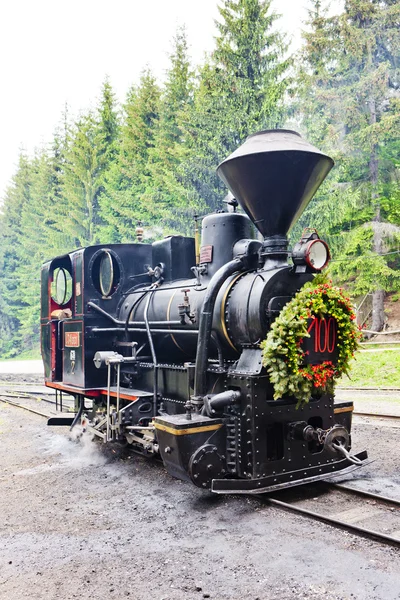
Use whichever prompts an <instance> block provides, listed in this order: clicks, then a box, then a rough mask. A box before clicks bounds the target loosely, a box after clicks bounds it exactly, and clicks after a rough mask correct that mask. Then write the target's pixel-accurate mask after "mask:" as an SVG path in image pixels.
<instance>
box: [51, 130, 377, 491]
mask: <svg viewBox="0 0 400 600" xmlns="http://www.w3.org/2000/svg"><path fill="white" fill-rule="evenodd" d="M332 166H333V161H332V160H331V159H330V158H329V157H328V156H326V155H324V154H323V153H321V152H320V151H319V150H317V149H316V148H314V147H313V146H311V145H310V144H308V143H307V142H305V141H304V140H303V139H302V138H301V137H300V136H299V135H298V134H296V133H294V132H290V131H286V130H274V131H267V132H260V133H258V134H255V135H253V136H250V137H249V138H248V139H247V140H246V141H245V143H244V144H243V145H242V146H241V147H240V148H238V149H237V150H236V151H235V152H234V153H233V154H232V155H231V156H230V157H228V158H227V159H226V160H225V161H224V162H223V163H221V165H220V166H219V167H218V173H219V175H220V177H221V178H222V180H223V181H224V182H225V183H226V185H227V186H228V188H229V189H230V191H231V192H232V194H233V196H234V197H235V199H236V201H237V202H235V203H232V204H233V205H235V204H237V203H239V204H240V206H241V207H242V209H243V211H244V214H243V213H238V212H223V211H220V212H217V213H214V214H211V215H208V216H206V217H205V218H204V219H203V223H202V237H201V246H200V248H199V249H198V250H196V248H195V246H196V241H195V240H194V239H193V238H185V237H183V236H171V237H168V238H166V239H164V240H161V241H159V242H155V243H153V244H151V245H150V244H117V245H110V246H94V247H89V248H84V249H80V250H77V251H75V252H73V253H71V254H68V255H66V256H64V257H59V258H56V259H54V260H53V261H50V262H49V263H46V265H44V267H43V270H42V354H43V360H44V363H45V377H46V385H48V386H50V387H55V388H58V389H64V390H66V391H68V392H69V393H72V394H73V395H74V396H75V398H76V399H77V402H78V404H79V410H78V413H77V416H76V418H75V420H74V423H73V426H74V425H75V424H76V422H77V421H78V420H79V419H80V418H81V419H82V421H83V423H84V426H85V428H86V429H89V430H90V432H91V433H92V434H93V435H95V436H97V437H99V438H100V439H102V440H103V441H104V442H113V441H125V442H128V443H130V444H132V446H133V447H135V448H136V449H137V450H139V451H141V452H143V453H156V454H160V455H161V458H162V460H163V462H164V465H165V466H166V468H167V470H168V472H169V473H170V474H171V475H173V476H175V477H179V478H181V479H186V480H190V481H192V482H193V483H194V484H195V485H197V486H198V487H201V488H205V489H211V490H212V491H214V492H216V493H261V492H264V491H267V490H271V489H276V488H279V487H287V486H291V485H298V484H299V483H302V482H304V481H310V480H317V479H321V478H325V477H327V476H329V475H332V474H335V473H336V472H338V471H342V470H343V469H346V468H349V467H351V466H352V465H354V463H356V464H357V465H359V464H361V463H362V461H363V460H365V458H366V453H360V454H358V455H357V456H355V457H354V456H352V455H350V453H349V452H350V448H351V440H350V431H351V412H352V408H353V407H352V403H348V402H347V403H338V402H335V399H334V395H333V394H332V393H330V392H328V391H326V390H324V391H323V393H315V394H314V393H313V394H310V397H309V398H308V399H307V403H306V404H304V405H303V406H302V407H301V408H297V404H298V401H297V399H296V398H295V397H294V395H291V394H286V395H283V396H282V397H280V398H278V399H277V400H275V399H274V386H273V383H272V382H271V380H270V376H269V371H268V364H265V360H263V356H262V350H261V347H260V343H261V342H262V341H263V340H264V339H265V338H266V336H267V334H268V332H269V331H270V329H271V326H272V324H273V322H274V320H275V319H276V318H277V316H279V315H280V312H281V311H282V309H283V308H284V307H285V305H286V304H287V303H288V302H290V301H291V300H292V298H294V297H295V296H296V294H297V293H298V292H299V291H300V290H302V288H303V286H304V285H305V284H306V283H307V282H309V281H311V280H312V279H313V277H314V275H315V273H317V272H319V271H321V270H322V269H323V268H324V267H325V266H326V264H327V262H328V260H329V249H328V247H327V245H326V244H325V242H323V241H322V240H320V239H319V237H318V235H317V234H316V233H315V232H311V233H309V232H308V233H305V234H304V235H303V237H302V239H301V240H300V242H299V243H298V244H297V245H296V246H295V247H294V249H293V252H292V259H293V263H290V262H289V260H288V259H289V250H288V241H287V235H288V233H289V231H290V229H291V228H292V226H293V225H294V223H295V222H296V221H297V219H298V218H299V216H300V215H301V213H302V212H303V211H304V209H305V207H306V206H307V204H308V203H309V202H310V200H311V199H312V197H313V195H314V194H315V192H316V190H317V189H318V187H319V186H320V184H321V183H322V181H323V180H324V178H325V177H326V176H327V174H328V173H329V171H330V169H331V168H332ZM254 227H256V228H257V230H258V232H259V238H260V237H261V238H262V241H261V239H255V236H254ZM307 335H308V336H309V337H307V338H306V339H305V341H304V342H303V350H304V357H305V358H304V363H305V364H306V365H307V364H308V365H315V366H317V367H318V365H321V364H324V363H325V362H326V361H329V363H330V364H332V365H334V364H336V362H337V360H338V346H339V344H340V343H342V342H341V341H340V340H339V339H338V335H337V322H336V321H335V319H334V318H333V317H332V316H329V315H328V318H327V319H325V318H322V319H318V318H314V317H310V319H309V323H308V333H307ZM85 398H90V399H91V400H92V406H91V407H90V408H89V407H86V405H85Z"/></svg>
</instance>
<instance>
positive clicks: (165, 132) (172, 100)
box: [148, 27, 194, 231]
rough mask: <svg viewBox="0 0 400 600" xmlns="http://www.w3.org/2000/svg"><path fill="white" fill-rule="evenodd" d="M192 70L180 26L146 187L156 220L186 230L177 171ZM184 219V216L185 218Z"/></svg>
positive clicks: (183, 200) (183, 197)
mask: <svg viewBox="0 0 400 600" xmlns="http://www.w3.org/2000/svg"><path fill="white" fill-rule="evenodd" d="M193 78H194V73H193V72H192V70H191V67H190V59H189V55H188V42H187V35H186V30H185V28H184V27H179V28H178V30H177V32H176V35H175V37H174V40H173V52H172V54H171V55H170V68H169V70H168V72H167V78H166V81H165V85H164V89H163V92H162V94H161V98H160V109H159V119H158V120H157V121H156V122H155V130H154V146H153V147H152V148H150V149H149V161H148V168H149V174H150V178H149V188H148V193H149V195H151V198H152V202H153V203H154V204H156V205H157V209H158V215H159V217H158V221H159V222H160V223H162V225H163V227H164V228H167V229H168V228H169V229H170V230H171V229H172V230H173V229H175V230H178V231H179V230H180V231H184V230H185V215H186V213H187V194H186V192H185V189H184V187H183V186H182V185H181V181H180V180H179V177H178V176H177V171H178V168H179V165H180V162H181V147H182V145H183V144H184V137H183V129H182V122H181V121H182V115H183V111H184V110H185V109H187V108H188V106H189V105H190V103H191V100H192V92H193V85H194V81H193ZM186 220H187V219H186Z"/></svg>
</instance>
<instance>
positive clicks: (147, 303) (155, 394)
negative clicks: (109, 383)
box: [143, 291, 158, 417]
mask: <svg viewBox="0 0 400 600" xmlns="http://www.w3.org/2000/svg"><path fill="white" fill-rule="evenodd" d="M153 293H154V292H153V291H152V292H151V293H150V294H149V296H148V298H147V301H146V306H145V307H144V312H143V318H144V322H145V324H146V332H147V339H148V340H149V346H150V352H151V357H152V359H153V369H154V388H153V389H154V391H153V414H154V416H155V417H156V416H157V397H158V364H157V356H156V351H155V349H154V344H153V338H152V335H151V331H150V325H149V321H148V319H147V315H148V312H149V306H150V301H151V299H152V297H153Z"/></svg>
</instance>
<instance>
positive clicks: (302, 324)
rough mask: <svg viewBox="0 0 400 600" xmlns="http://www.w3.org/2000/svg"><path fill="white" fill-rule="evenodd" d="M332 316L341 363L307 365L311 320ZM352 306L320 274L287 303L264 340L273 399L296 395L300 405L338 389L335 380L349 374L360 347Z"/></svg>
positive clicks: (264, 354) (337, 289) (265, 363)
mask: <svg viewBox="0 0 400 600" xmlns="http://www.w3.org/2000/svg"><path fill="white" fill-rule="evenodd" d="M313 317H317V318H321V319H324V318H325V319H328V318H329V317H333V318H334V319H335V320H336V323H337V351H338V358H337V363H336V364H333V363H332V362H331V361H324V362H322V363H320V364H317V365H311V364H306V362H305V358H306V352H304V351H303V349H302V344H303V340H304V338H305V337H310V334H309V333H308V332H307V324H308V322H309V319H312V318H313ZM355 319H356V316H355V314H354V310H353V307H352V305H351V302H350V300H349V298H348V297H347V296H345V294H344V293H343V290H342V289H341V288H338V287H335V286H333V284H332V281H330V280H329V279H327V278H326V276H325V275H322V274H320V275H317V276H316V277H315V278H314V280H313V281H311V282H309V283H306V284H305V285H304V287H303V288H302V289H301V290H300V291H299V292H298V293H297V294H296V295H295V296H294V298H293V299H292V300H291V301H290V302H288V304H286V305H285V306H284V307H283V309H282V310H281V312H280V314H279V316H278V317H277V318H276V319H275V321H274V322H273V324H272V326H271V329H270V331H269V333H268V335H267V337H266V339H265V340H264V341H263V342H262V343H261V348H262V356H263V365H264V366H265V367H266V368H267V371H268V373H269V376H270V381H271V383H272V385H273V387H274V399H275V400H278V399H279V398H283V397H285V396H292V397H294V398H296V399H297V400H298V403H297V407H299V406H302V405H304V404H306V403H308V402H309V400H310V398H311V397H312V396H314V397H318V396H321V395H322V394H323V393H324V392H329V393H331V392H333V390H334V386H335V380H337V379H339V378H340V377H341V376H342V375H343V373H346V374H348V371H349V365H350V361H351V359H352V358H353V357H354V353H355V351H356V350H357V349H358V347H359V340H360V339H361V337H362V336H361V332H360V330H359V327H358V326H357V324H356V321H355Z"/></svg>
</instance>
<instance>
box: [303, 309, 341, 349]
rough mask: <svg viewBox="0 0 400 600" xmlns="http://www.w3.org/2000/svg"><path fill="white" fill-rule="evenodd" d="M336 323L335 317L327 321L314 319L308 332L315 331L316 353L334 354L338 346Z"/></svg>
mask: <svg viewBox="0 0 400 600" xmlns="http://www.w3.org/2000/svg"><path fill="white" fill-rule="evenodd" d="M335 323H336V322H335V319H334V318H333V317H329V319H328V320H327V321H326V319H318V318H317V317H314V318H313V320H312V321H311V323H310V326H309V328H308V329H307V331H308V333H311V332H312V330H314V352H329V354H332V352H333V351H334V349H335V345H336V327H335ZM322 341H323V344H322Z"/></svg>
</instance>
